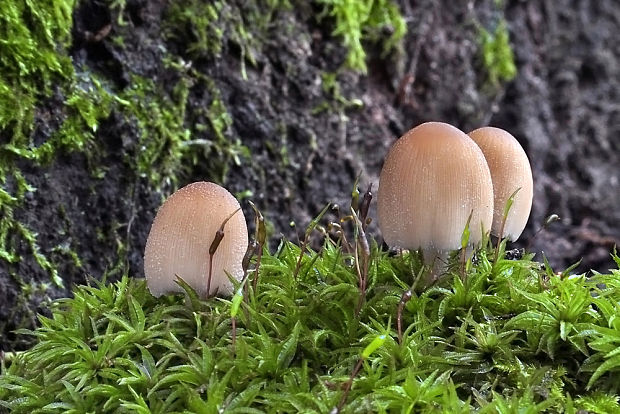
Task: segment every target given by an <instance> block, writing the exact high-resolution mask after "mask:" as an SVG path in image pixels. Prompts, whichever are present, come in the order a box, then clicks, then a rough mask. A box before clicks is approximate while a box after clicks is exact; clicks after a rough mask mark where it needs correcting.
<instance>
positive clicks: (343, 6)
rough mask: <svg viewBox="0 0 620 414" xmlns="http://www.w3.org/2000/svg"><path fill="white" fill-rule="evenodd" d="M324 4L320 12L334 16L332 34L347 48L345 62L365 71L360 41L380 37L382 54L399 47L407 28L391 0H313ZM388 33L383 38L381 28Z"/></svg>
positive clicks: (374, 39)
mask: <svg viewBox="0 0 620 414" xmlns="http://www.w3.org/2000/svg"><path fill="white" fill-rule="evenodd" d="M316 2H317V3H318V4H322V5H324V11H323V13H322V15H323V16H325V15H329V16H331V17H332V18H334V19H335V26H336V27H335V29H334V32H333V34H334V35H336V36H340V37H342V42H343V43H344V45H345V47H346V48H347V49H348V53H347V59H346V65H347V66H348V67H349V68H351V69H354V70H358V71H360V72H363V73H365V72H366V52H365V51H364V46H363V42H364V41H371V42H378V41H379V40H380V39H384V40H383V41H382V46H383V51H384V54H387V53H388V52H390V51H392V50H393V49H396V48H398V47H399V44H400V41H401V39H402V38H403V36H404V35H405V33H406V32H407V24H406V22H405V19H404V18H403V16H402V14H401V13H400V10H399V8H398V6H397V5H396V4H395V3H394V2H392V1H391V0H316ZM384 29H387V30H389V31H390V32H391V34H390V35H389V36H388V37H387V39H385V36H384V35H383V34H382V30H384Z"/></svg>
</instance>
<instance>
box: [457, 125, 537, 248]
mask: <svg viewBox="0 0 620 414" xmlns="http://www.w3.org/2000/svg"><path fill="white" fill-rule="evenodd" d="M469 136H470V137H471V139H473V140H474V141H475V142H476V144H478V146H479V147H480V149H482V152H483V153H484V156H485V158H486V160H487V164H489V169H490V170H491V179H492V180H493V192H494V208H493V227H492V229H491V233H493V235H495V236H499V233H500V231H501V226H502V220H503V215H504V207H505V206H506V202H507V201H508V198H509V197H510V196H511V195H512V193H514V192H515V191H516V190H517V189H520V190H519V192H518V193H517V194H516V195H515V199H514V203H513V205H512V207H511V209H510V211H509V212H508V217H507V218H506V224H505V227H504V234H503V236H504V237H506V238H508V239H509V240H512V241H514V240H517V239H518V238H519V236H520V235H521V233H522V232H523V229H524V228H525V225H526V224H527V220H528V218H529V216H530V211H531V210H532V198H533V196H534V184H533V180H532V168H531V167H530V161H529V160H528V158H527V155H526V154H525V151H524V150H523V147H521V144H519V142H518V141H517V140H516V139H515V137H513V136H512V135H511V134H510V133H508V132H506V131H504V130H503V129H500V128H494V127H483V128H478V129H476V130H475V131H472V132H470V133H469Z"/></svg>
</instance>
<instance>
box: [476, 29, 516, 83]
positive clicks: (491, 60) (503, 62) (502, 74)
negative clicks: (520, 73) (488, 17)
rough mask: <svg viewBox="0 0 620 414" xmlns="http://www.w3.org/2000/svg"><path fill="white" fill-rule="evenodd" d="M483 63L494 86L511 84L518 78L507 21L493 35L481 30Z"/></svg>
mask: <svg viewBox="0 0 620 414" xmlns="http://www.w3.org/2000/svg"><path fill="white" fill-rule="evenodd" d="M480 48H481V53H482V62H483V64H484V67H485V69H486V71H487V73H488V76H489V81H490V82H491V84H493V85H498V84H499V82H509V81H511V80H513V79H514V78H515V76H517V67H516V65H515V61H514V55H513V52H512V47H511V46H510V36H509V34H508V28H507V26H506V21H505V20H502V21H501V22H500V23H499V24H498V25H497V27H496V28H495V31H494V32H493V33H491V32H489V31H487V30H486V29H484V28H480Z"/></svg>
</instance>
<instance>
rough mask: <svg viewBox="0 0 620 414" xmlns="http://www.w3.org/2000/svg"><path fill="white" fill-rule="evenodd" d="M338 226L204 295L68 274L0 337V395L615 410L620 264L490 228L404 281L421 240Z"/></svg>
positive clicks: (197, 408)
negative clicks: (434, 274) (389, 248)
mask: <svg viewBox="0 0 620 414" xmlns="http://www.w3.org/2000/svg"><path fill="white" fill-rule="evenodd" d="M311 228H318V226H317V223H316V222H313V225H312V227H311ZM307 233H308V234H309V233H310V232H307ZM349 240H357V242H356V243H354V244H353V245H349V242H347V240H346V239H344V238H340V239H339V241H338V242H333V241H331V239H326V240H325V242H324V244H323V247H322V249H321V250H320V251H318V252H314V251H310V250H308V251H305V250H306V249H300V248H299V247H298V246H296V245H294V244H292V243H289V242H282V243H281V245H280V246H279V248H278V249H277V251H276V252H274V253H273V254H272V253H269V252H268V251H265V252H264V255H263V256H262V261H261V264H260V279H259V282H258V285H257V289H256V291H254V290H253V289H252V287H251V286H252V283H250V282H248V283H247V284H246V286H247V288H248V289H247V295H246V297H245V299H242V296H241V294H239V296H235V298H238V299H242V300H241V301H240V302H239V301H238V300H237V299H233V300H232V301H229V300H225V299H215V298H214V299H211V300H199V299H198V298H197V297H196V294H195V293H194V292H193V291H192V290H191V289H190V288H188V287H187V286H185V288H186V295H169V296H164V297H162V298H160V300H157V299H155V298H154V297H152V296H151V295H150V293H149V292H148V290H147V288H146V285H145V283H144V280H137V279H131V278H129V277H127V276H125V277H123V278H122V280H121V281H119V282H117V283H115V284H111V285H110V284H105V283H102V282H95V285H93V286H83V287H79V288H77V289H76V290H75V292H74V298H73V299H64V300H60V301H58V302H56V303H55V304H54V306H53V307H52V317H51V318H45V317H41V318H40V320H41V324H42V327H41V328H39V329H37V330H36V331H34V332H33V333H32V334H33V335H35V336H36V338H37V341H38V343H37V344H36V345H35V346H34V348H32V349H31V350H28V351H25V352H23V353H18V354H10V355H5V357H4V359H3V360H2V375H1V376H0V405H2V406H4V407H5V408H8V409H10V410H11V412H14V413H30V412H37V411H39V410H44V411H46V412H88V411H92V410H98V411H100V412H118V411H126V410H129V411H135V412H145V413H146V412H158V413H164V412H186V411H187V410H189V411H192V412H211V411H213V412H217V411H222V410H224V411H226V412H249V411H251V412H254V411H256V412H258V411H268V412H333V411H332V410H333V409H334V408H335V407H338V406H339V407H341V411H342V412H403V411H415V412H471V411H479V412H484V413H494V412H516V411H519V412H542V411H545V412H557V413H564V412H565V413H574V412H577V410H581V409H584V410H588V411H590V412H595V413H608V412H617V411H618V410H620V405H619V404H618V381H617V378H618V375H619V374H620V362H618V360H617V355H616V354H617V352H616V350H617V348H618V347H619V346H620V325H619V324H618V323H617V322H618V321H617V314H618V311H619V309H618V303H620V270H613V271H612V272H611V274H607V275H602V274H596V275H594V276H593V277H591V278H586V277H584V276H574V275H568V274H562V273H560V274H555V273H554V272H553V271H552V270H551V269H549V268H548V267H546V268H545V270H540V269H541V265H540V264H539V263H536V262H534V261H532V260H531V259H532V255H527V256H525V257H523V258H522V259H519V260H507V259H502V258H501V257H504V251H503V245H502V249H500V256H499V257H500V259H498V260H497V261H494V260H493V259H492V257H494V254H495V252H494V250H493V249H492V248H491V246H488V247H487V248H485V249H483V250H480V251H478V252H477V253H476V259H475V263H474V262H472V261H470V260H468V261H466V262H462V261H461V260H460V255H456V256H455V257H454V258H453V259H451V260H450V262H449V264H448V269H449V271H448V274H447V275H446V276H445V278H443V279H442V280H441V281H440V282H439V283H438V284H437V285H435V286H432V287H425V288H422V287H420V288H417V289H413V290H411V288H410V286H411V285H413V284H415V280H416V279H417V278H420V275H422V274H423V272H424V271H425V270H424V269H425V268H424V267H423V266H422V263H421V259H420V258H421V255H420V254H401V255H397V256H390V255H388V254H387V253H386V252H383V251H381V250H379V248H378V247H377V245H376V244H374V243H372V242H371V244H370V247H369V248H368V249H366V248H365V247H364V246H366V244H365V243H364V242H363V239H362V238H361V237H360V233H358V235H357V236H356V237H355V238H354V239H351V238H349ZM306 241H307V239H306ZM306 241H304V244H303V245H306ZM341 245H344V246H348V247H346V248H345V247H341ZM354 252H356V253H354ZM614 259H615V260H616V262H617V263H618V265H620V258H619V257H617V256H615V255H614ZM543 267H544V266H543ZM252 278H253V275H252V276H250V281H251V279H252ZM361 280H365V282H364V283H362V284H361V285H360V281H361ZM360 286H364V287H363V288H361V289H360ZM408 290H409V292H410V293H411V298H410V300H408V301H406V300H404V299H403V298H405V297H406V295H403V293H404V292H406V291H408ZM240 292H242V290H240ZM239 303H240V305H241V306H240V308H239V310H238V311H237V310H235V309H236V307H237V305H238V304H239ZM399 309H401V311H402V312H399ZM399 313H402V320H400V319H399V317H398V316H397V315H398V314H399ZM233 319H234V322H233ZM400 321H402V326H403V330H402V339H401V338H399V337H400V336H401V333H400V332H398V331H397V330H396V327H397V326H398V325H399V322H400ZM233 323H234V326H236V328H235V329H236V330H235V331H233V330H232V326H233ZM233 332H234V333H233ZM21 333H22V334H24V333H27V332H21ZM349 381H351V383H352V388H351V391H350V393H349V394H348V395H347V394H345V391H344V389H345V388H346V387H347V386H346V384H347V383H349Z"/></svg>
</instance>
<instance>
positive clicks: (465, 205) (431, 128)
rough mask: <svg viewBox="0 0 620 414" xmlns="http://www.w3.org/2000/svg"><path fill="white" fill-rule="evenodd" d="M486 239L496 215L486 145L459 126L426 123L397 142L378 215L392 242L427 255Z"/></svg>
mask: <svg viewBox="0 0 620 414" xmlns="http://www.w3.org/2000/svg"><path fill="white" fill-rule="evenodd" d="M470 215H471V220H470V223H469V228H470V237H469V244H471V245H474V244H477V243H479V242H480V241H481V240H482V237H483V234H484V233H485V232H486V231H488V230H489V229H490V228H491V223H492V219H493V185H492V182H491V173H490V172H489V167H488V166H487V163H486V161H485V159H484V155H483V154H482V151H481V150H480V148H479V147H478V146H477V145H476V144H475V143H474V142H473V141H472V140H471V139H469V137H468V136H467V135H466V134H465V133H463V132H462V131H460V130H459V129H457V128H455V127H453V126H451V125H448V124H445V123H441V122H427V123H424V124H421V125H419V126H417V127H415V128H413V129H412V130H410V131H409V132H407V133H406V134H405V135H403V136H402V137H401V138H400V139H399V140H398V141H396V142H395V143H394V145H393V146H392V148H391V149H390V151H389V153H388V155H387V157H386V159H385V163H384V165H383V169H382V170H381V176H380V181H379V193H378V216H379V227H380V228H381V231H382V233H383V238H384V239H385V241H386V243H387V244H388V245H390V246H391V247H400V248H404V249H420V248H421V249H422V250H423V251H424V253H425V257H427V258H428V257H429V256H430V255H429V252H431V253H432V257H436V256H437V254H438V253H440V252H442V253H443V252H446V251H448V250H455V249H458V248H460V247H461V237H462V235H463V230H464V229H465V227H466V225H467V221H468V219H469V217H470Z"/></svg>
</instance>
